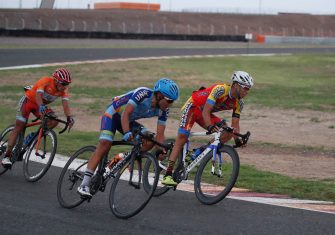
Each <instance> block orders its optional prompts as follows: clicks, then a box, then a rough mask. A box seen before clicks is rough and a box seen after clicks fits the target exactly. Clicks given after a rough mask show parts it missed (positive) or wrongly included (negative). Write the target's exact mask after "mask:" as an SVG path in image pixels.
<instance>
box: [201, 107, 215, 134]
mask: <svg viewBox="0 0 335 235" xmlns="http://www.w3.org/2000/svg"><path fill="white" fill-rule="evenodd" d="M212 110H213V105H211V104H209V103H206V104H205V106H204V109H203V111H202V117H203V118H204V122H205V127H206V128H207V127H208V126H210V125H211V124H212V123H211V112H212Z"/></svg>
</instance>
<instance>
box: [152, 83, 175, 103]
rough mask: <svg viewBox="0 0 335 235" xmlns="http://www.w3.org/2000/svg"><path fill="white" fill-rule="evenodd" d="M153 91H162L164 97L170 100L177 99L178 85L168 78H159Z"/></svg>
mask: <svg viewBox="0 0 335 235" xmlns="http://www.w3.org/2000/svg"><path fill="white" fill-rule="evenodd" d="M154 91H155V92H157V91H159V92H160V93H162V94H163V95H164V96H165V97H166V98H168V99H171V100H177V99H178V97H179V88H178V85H177V84H176V83H175V82H174V81H172V80H171V79H168V78H161V79H159V80H158V81H157V82H156V84H155V87H154Z"/></svg>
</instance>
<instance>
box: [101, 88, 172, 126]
mask: <svg viewBox="0 0 335 235" xmlns="http://www.w3.org/2000/svg"><path fill="white" fill-rule="evenodd" d="M153 95H154V91H153V90H151V89H149V88H146V87H139V88H137V89H135V90H132V91H129V92H128V93H126V94H123V95H120V96H116V97H114V99H113V101H112V103H111V104H110V106H109V107H108V109H107V110H106V113H108V114H109V115H111V116H112V115H113V114H114V113H117V112H122V108H123V107H124V106H125V105H127V104H130V105H132V106H133V107H134V108H135V110H134V112H133V113H132V114H131V115H130V117H129V118H130V120H129V121H135V120H137V119H140V118H150V117H155V116H157V117H158V124H160V125H165V124H166V120H167V117H168V115H169V110H168V109H167V110H165V111H162V110H161V109H159V108H158V107H151V102H152V98H153Z"/></svg>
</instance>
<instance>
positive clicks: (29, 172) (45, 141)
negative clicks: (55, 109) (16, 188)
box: [23, 130, 57, 182]
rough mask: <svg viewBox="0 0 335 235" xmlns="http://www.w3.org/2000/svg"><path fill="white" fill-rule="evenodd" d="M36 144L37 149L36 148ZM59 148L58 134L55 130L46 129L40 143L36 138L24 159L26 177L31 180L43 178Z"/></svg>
mask: <svg viewBox="0 0 335 235" xmlns="http://www.w3.org/2000/svg"><path fill="white" fill-rule="evenodd" d="M36 146H38V147H37V150H36ZM56 150H57V136H56V133H55V132H54V131H53V130H48V131H46V132H45V133H44V134H43V136H42V137H41V139H40V143H38V138H36V139H35V140H34V141H33V143H32V144H31V146H30V147H29V149H28V151H27V154H26V157H25V159H24V161H23V173H24V178H25V179H26V180H27V181H29V182H36V181H38V180H39V179H41V178H42V177H43V176H44V175H45V173H47V171H48V170H49V168H50V166H51V164H52V161H53V160H54V157H55V154H56Z"/></svg>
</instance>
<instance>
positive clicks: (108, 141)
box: [78, 109, 120, 197]
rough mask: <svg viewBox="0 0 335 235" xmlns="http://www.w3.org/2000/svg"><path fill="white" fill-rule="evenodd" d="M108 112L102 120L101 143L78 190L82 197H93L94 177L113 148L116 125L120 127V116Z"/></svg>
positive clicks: (91, 158)
mask: <svg viewBox="0 0 335 235" xmlns="http://www.w3.org/2000/svg"><path fill="white" fill-rule="evenodd" d="M107 111H108V109H107V110H106V113H105V115H103V116H102V119H101V131H100V137H99V143H98V145H97V148H96V150H95V151H94V153H93V155H92V156H91V157H90V159H89V160H88V164H87V168H86V171H85V175H84V179H83V181H82V182H81V185H80V186H79V188H78V193H79V194H80V195H82V196H88V197H92V194H91V193H90V188H89V185H90V183H91V179H92V176H93V174H94V171H95V169H96V168H97V166H98V164H99V162H100V161H101V159H102V158H103V157H104V156H106V155H107V154H108V152H109V150H110V148H111V147H112V143H113V138H114V135H115V131H116V125H120V121H119V119H120V117H119V116H120V115H119V114H118V113H116V114H114V115H111V114H109V113H108V112H107Z"/></svg>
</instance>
